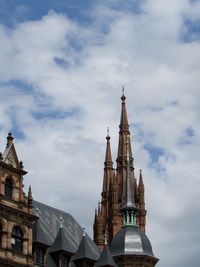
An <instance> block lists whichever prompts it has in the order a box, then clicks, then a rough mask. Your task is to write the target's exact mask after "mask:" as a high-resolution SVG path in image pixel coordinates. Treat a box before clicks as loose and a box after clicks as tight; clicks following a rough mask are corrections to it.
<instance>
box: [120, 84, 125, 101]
mask: <svg viewBox="0 0 200 267" xmlns="http://www.w3.org/2000/svg"><path fill="white" fill-rule="evenodd" d="M125 99H126V97H125V95H124V86H122V97H121V100H122V101H125Z"/></svg>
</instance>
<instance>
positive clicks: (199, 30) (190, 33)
mask: <svg viewBox="0 0 200 267" xmlns="http://www.w3.org/2000/svg"><path fill="white" fill-rule="evenodd" d="M181 40H182V41H184V42H185V43H190V42H193V41H200V19H198V20H190V19H188V18H186V19H185V20H184V31H183V32H182V34H181Z"/></svg>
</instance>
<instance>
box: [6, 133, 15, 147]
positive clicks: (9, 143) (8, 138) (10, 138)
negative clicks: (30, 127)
mask: <svg viewBox="0 0 200 267" xmlns="http://www.w3.org/2000/svg"><path fill="white" fill-rule="evenodd" d="M13 139H14V137H13V136H12V133H11V132H9V133H8V136H7V144H6V148H8V147H9V146H10V145H11V144H12V143H13Z"/></svg>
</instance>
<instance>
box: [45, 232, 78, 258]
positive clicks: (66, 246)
mask: <svg viewBox="0 0 200 267" xmlns="http://www.w3.org/2000/svg"><path fill="white" fill-rule="evenodd" d="M58 251H64V252H67V253H69V254H74V253H75V252H76V248H75V247H74V245H73V244H72V243H71V241H70V240H69V238H68V236H67V235H66V233H65V230H64V229H63V228H60V229H59V231H58V234H57V236H56V239H55V241H54V243H53V245H52V246H51V247H50V248H49V253H55V252H58Z"/></svg>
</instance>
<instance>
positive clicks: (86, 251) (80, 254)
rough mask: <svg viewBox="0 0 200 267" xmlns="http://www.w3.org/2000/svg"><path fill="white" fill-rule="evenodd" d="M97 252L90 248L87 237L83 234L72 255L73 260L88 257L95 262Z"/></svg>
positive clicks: (97, 255)
mask: <svg viewBox="0 0 200 267" xmlns="http://www.w3.org/2000/svg"><path fill="white" fill-rule="evenodd" d="M97 252H98V251H97ZM97 252H95V251H94V250H91V247H90V245H89V237H88V236H83V237H82V240H81V242H80V245H79V248H78V250H77V252H76V254H75V255H74V257H73V260H74V261H78V260H81V259H88V260H91V261H94V262H95V261H97V260H98V258H99V252H98V253H97Z"/></svg>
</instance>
